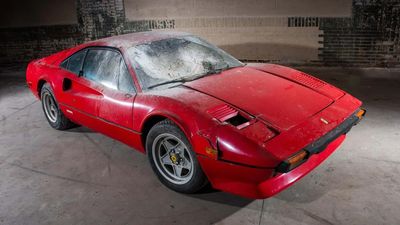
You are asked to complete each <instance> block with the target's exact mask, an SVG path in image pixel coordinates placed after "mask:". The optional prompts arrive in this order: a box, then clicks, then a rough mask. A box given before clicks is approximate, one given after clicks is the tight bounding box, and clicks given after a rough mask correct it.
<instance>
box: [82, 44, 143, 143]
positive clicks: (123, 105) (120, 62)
mask: <svg viewBox="0 0 400 225" xmlns="http://www.w3.org/2000/svg"><path fill="white" fill-rule="evenodd" d="M82 75H83V77H84V78H85V79H88V80H90V81H92V82H95V83H96V84H97V85H99V88H98V90H99V92H100V93H101V101H99V103H98V109H97V115H96V116H97V118H98V120H99V121H100V123H102V125H101V126H100V127H98V128H97V129H98V130H99V131H101V132H102V133H105V134H107V135H109V136H111V137H113V138H116V139H118V140H121V141H123V142H125V143H127V144H130V143H129V142H131V141H132V140H134V138H132V137H131V136H132V135H137V136H138V133H137V132H135V131H133V130H132V127H133V102H134V99H135V96H136V92H135V88H134V85H133V81H132V76H131V74H130V73H129V71H128V69H127V66H126V64H125V61H124V59H123V57H122V55H121V53H120V52H119V51H118V50H116V49H113V48H90V49H88V52H87V55H86V57H85V61H84V64H83V68H82Z"/></svg>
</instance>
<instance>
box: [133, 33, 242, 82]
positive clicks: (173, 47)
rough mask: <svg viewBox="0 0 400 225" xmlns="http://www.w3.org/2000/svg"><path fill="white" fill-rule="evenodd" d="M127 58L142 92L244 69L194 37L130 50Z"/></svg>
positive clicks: (239, 63)
mask: <svg viewBox="0 0 400 225" xmlns="http://www.w3.org/2000/svg"><path fill="white" fill-rule="evenodd" d="M128 55H129V58H130V60H131V62H132V65H133V66H134V68H135V72H136V74H137V77H138V80H139V82H140V84H141V86H142V88H143V89H147V88H149V87H154V86H157V85H161V84H166V83H169V82H171V81H179V80H190V79H192V78H193V79H195V78H197V77H199V76H202V75H206V74H213V73H214V72H215V71H218V70H225V69H229V68H232V67H238V66H243V64H242V63H241V62H240V61H239V60H237V59H235V58H234V57H232V56H231V55H229V54H227V53H226V52H224V51H223V50H221V49H219V48H217V47H215V46H213V45H211V44H209V43H207V42H206V41H204V40H201V39H200V38H198V37H194V36H183V37H177V38H170V39H163V40H158V41H154V42H150V43H146V44H140V45H136V46H134V47H131V48H129V49H128Z"/></svg>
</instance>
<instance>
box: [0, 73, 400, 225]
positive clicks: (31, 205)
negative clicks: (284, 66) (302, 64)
mask: <svg viewBox="0 0 400 225" xmlns="http://www.w3.org/2000/svg"><path fill="white" fill-rule="evenodd" d="M303 69H304V70H305V71H307V72H311V73H312V74H315V75H317V76H319V77H321V78H322V79H324V80H327V81H329V82H331V83H334V84H336V85H337V86H339V87H341V88H343V89H345V90H347V91H348V92H350V93H352V94H353V95H354V96H356V97H358V98H360V99H362V100H363V101H364V102H365V107H366V108H367V109H368V113H367V117H366V119H365V120H364V121H363V122H362V123H361V124H359V125H358V126H356V127H354V129H353V130H352V131H351V132H350V134H349V136H348V139H347V140H346V141H345V143H344V144H343V145H342V147H341V148H340V149H339V150H338V151H336V152H335V153H334V154H333V155H332V156H331V157H330V158H329V159H328V160H326V161H325V162H324V163H323V164H322V165H321V166H319V167H318V168H317V169H316V170H314V171H313V172H311V173H310V174H309V175H308V176H306V177H305V178H304V179H302V180H301V181H299V182H298V183H296V184H295V185H294V186H292V187H291V188H289V189H287V190H286V191H284V192H282V193H280V194H279V195H277V196H275V197H273V198H270V199H265V200H256V201H254V200H249V199H244V198H240V197H237V196H233V195H230V194H226V193H222V192H218V191H211V192H209V193H202V194H196V195H183V194H178V193H175V192H173V191H170V190H169V189H167V188H165V187H164V186H163V185H161V184H160V182H159V181H158V180H157V179H156V177H155V176H154V175H153V173H152V171H151V169H150V166H149V165H148V163H147V158H146V157H145V156H144V155H142V154H140V153H138V152H136V151H132V150H131V149H129V148H128V147H127V146H125V145H123V144H121V143H118V142H116V141H113V140H112V139H110V138H108V137H105V136H103V135H101V134H98V133H95V132H92V131H90V130H88V129H86V128H76V129H72V130H69V131H64V132H61V131H56V130H53V129H52V128H50V126H49V125H48V124H47V121H46V120H45V118H44V115H43V113H42V109H41V105H40V102H39V101H37V100H36V99H35V98H34V97H33V96H32V95H31V93H30V92H29V91H28V89H27V88H26V87H25V85H24V78H23V76H21V75H19V76H18V75H10V74H8V73H5V74H2V75H0V224H97V225H101V224H141V225H143V224H214V223H216V224H277V225H282V224H360V225H365V224H400V213H399V212H400V210H399V209H400V73H399V71H388V70H342V69H337V68H329V69H310V68H303Z"/></svg>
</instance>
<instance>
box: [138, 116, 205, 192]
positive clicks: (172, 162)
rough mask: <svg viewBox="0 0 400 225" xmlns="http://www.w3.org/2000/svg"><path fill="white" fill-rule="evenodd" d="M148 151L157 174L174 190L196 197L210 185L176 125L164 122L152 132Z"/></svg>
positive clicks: (148, 138) (150, 132)
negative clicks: (198, 192) (196, 194)
mask: <svg viewBox="0 0 400 225" xmlns="http://www.w3.org/2000/svg"><path fill="white" fill-rule="evenodd" d="M146 150H147V155H148V158H149V161H150V164H151V167H152V169H153V171H154V172H155V173H156V174H157V176H158V178H159V179H160V181H161V182H162V183H163V184H164V185H166V186H167V187H169V188H170V189H172V190H174V191H177V192H182V193H194V192H197V191H199V190H201V189H202V188H203V187H204V186H205V185H206V184H207V183H208V181H207V178H206V176H205V174H204V173H203V171H202V169H201V167H200V165H199V163H198V161H197V158H196V155H195V153H194V152H193V150H192V146H191V145H190V143H189V141H188V140H187V138H186V136H185V135H184V133H183V132H182V131H181V130H180V129H179V127H178V126H176V125H175V124H174V123H173V122H172V121H170V120H164V121H161V122H159V123H157V124H156V125H155V126H154V127H152V128H151V130H150V131H149V134H148V136H147V139H146Z"/></svg>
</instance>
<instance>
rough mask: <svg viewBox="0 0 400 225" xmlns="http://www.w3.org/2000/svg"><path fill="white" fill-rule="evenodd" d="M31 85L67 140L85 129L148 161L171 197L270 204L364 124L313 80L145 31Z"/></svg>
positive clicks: (96, 48) (39, 75)
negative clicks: (215, 195)
mask: <svg viewBox="0 0 400 225" xmlns="http://www.w3.org/2000/svg"><path fill="white" fill-rule="evenodd" d="M26 79H27V84H28V86H29V87H30V89H31V90H32V92H33V94H34V95H35V96H37V97H38V98H39V99H41V102H42V106H43V111H44V115H45V116H46V119H47V120H48V122H49V124H50V125H51V126H52V127H53V128H55V129H58V130H64V129H68V128H71V127H73V126H75V125H77V124H79V125H84V126H87V127H89V128H91V129H93V130H96V131H98V132H101V133H103V134H105V135H108V136H110V137H112V138H114V139H117V140H119V141H121V142H123V143H125V144H127V145H129V146H131V147H132V148H134V149H137V150H139V151H141V152H143V153H146V154H147V156H148V159H149V161H150V164H151V166H152V168H153V170H154V172H155V173H156V174H157V176H158V178H159V179H160V180H161V182H162V183H164V184H165V185H166V186H167V187H169V188H171V189H173V190H175V191H178V192H183V193H194V192H196V191H199V190H200V189H201V188H203V187H204V186H205V185H206V184H207V183H210V184H211V185H212V186H213V187H214V188H216V189H220V190H223V191H227V192H231V193H235V194H238V195H242V196H246V197H251V198H266V197H269V196H272V195H274V194H276V193H278V192H280V191H282V190H283V189H285V188H287V187H289V186H290V185H291V184H293V183H294V182H295V181H297V180H299V179H300V178H301V177H303V176H304V175H306V174H307V173H308V172H310V171H311V170H312V169H314V168H315V167H316V166H318V165H319V164H320V163H321V162H322V161H324V160H325V159H326V158H327V157H328V156H329V155H330V154H331V153H332V152H333V151H334V150H335V149H336V148H337V147H338V146H339V145H340V144H341V143H342V142H343V140H344V139H345V137H346V134H347V132H348V131H349V130H350V129H351V128H352V127H353V125H355V124H357V123H358V122H359V121H360V120H361V119H362V117H363V116H364V114H365V111H364V110H362V109H360V106H361V102H360V101H359V100H358V99H356V98H354V97H352V96H351V95H349V94H347V93H345V92H344V91H342V90H339V89H338V88H335V87H333V86H331V85H329V84H327V83H325V82H324V81H321V80H319V79H317V78H314V77H312V76H310V75H308V74H305V73H303V72H300V71H297V70H294V69H291V68H288V67H284V66H279V65H272V64H247V65H246V64H243V63H242V62H240V61H239V60H237V59H235V58H234V57H232V56H231V55H229V54H227V53H226V52H224V51H223V50H221V49H219V48H217V47H216V46H214V45H212V44H210V43H208V42H206V41H204V40H202V39H201V38H199V37H196V36H193V35H190V34H186V33H175V32H143V33H133V34H127V35H122V36H116V37H111V38H105V39H101V40H97V41H93V42H89V43H85V44H82V45H79V46H76V47H74V48H71V49H68V50H65V51H62V52H59V53H56V54H54V55H51V56H48V57H45V58H42V59H38V60H34V61H32V62H31V63H30V64H29V65H28V68H27V72H26Z"/></svg>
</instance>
